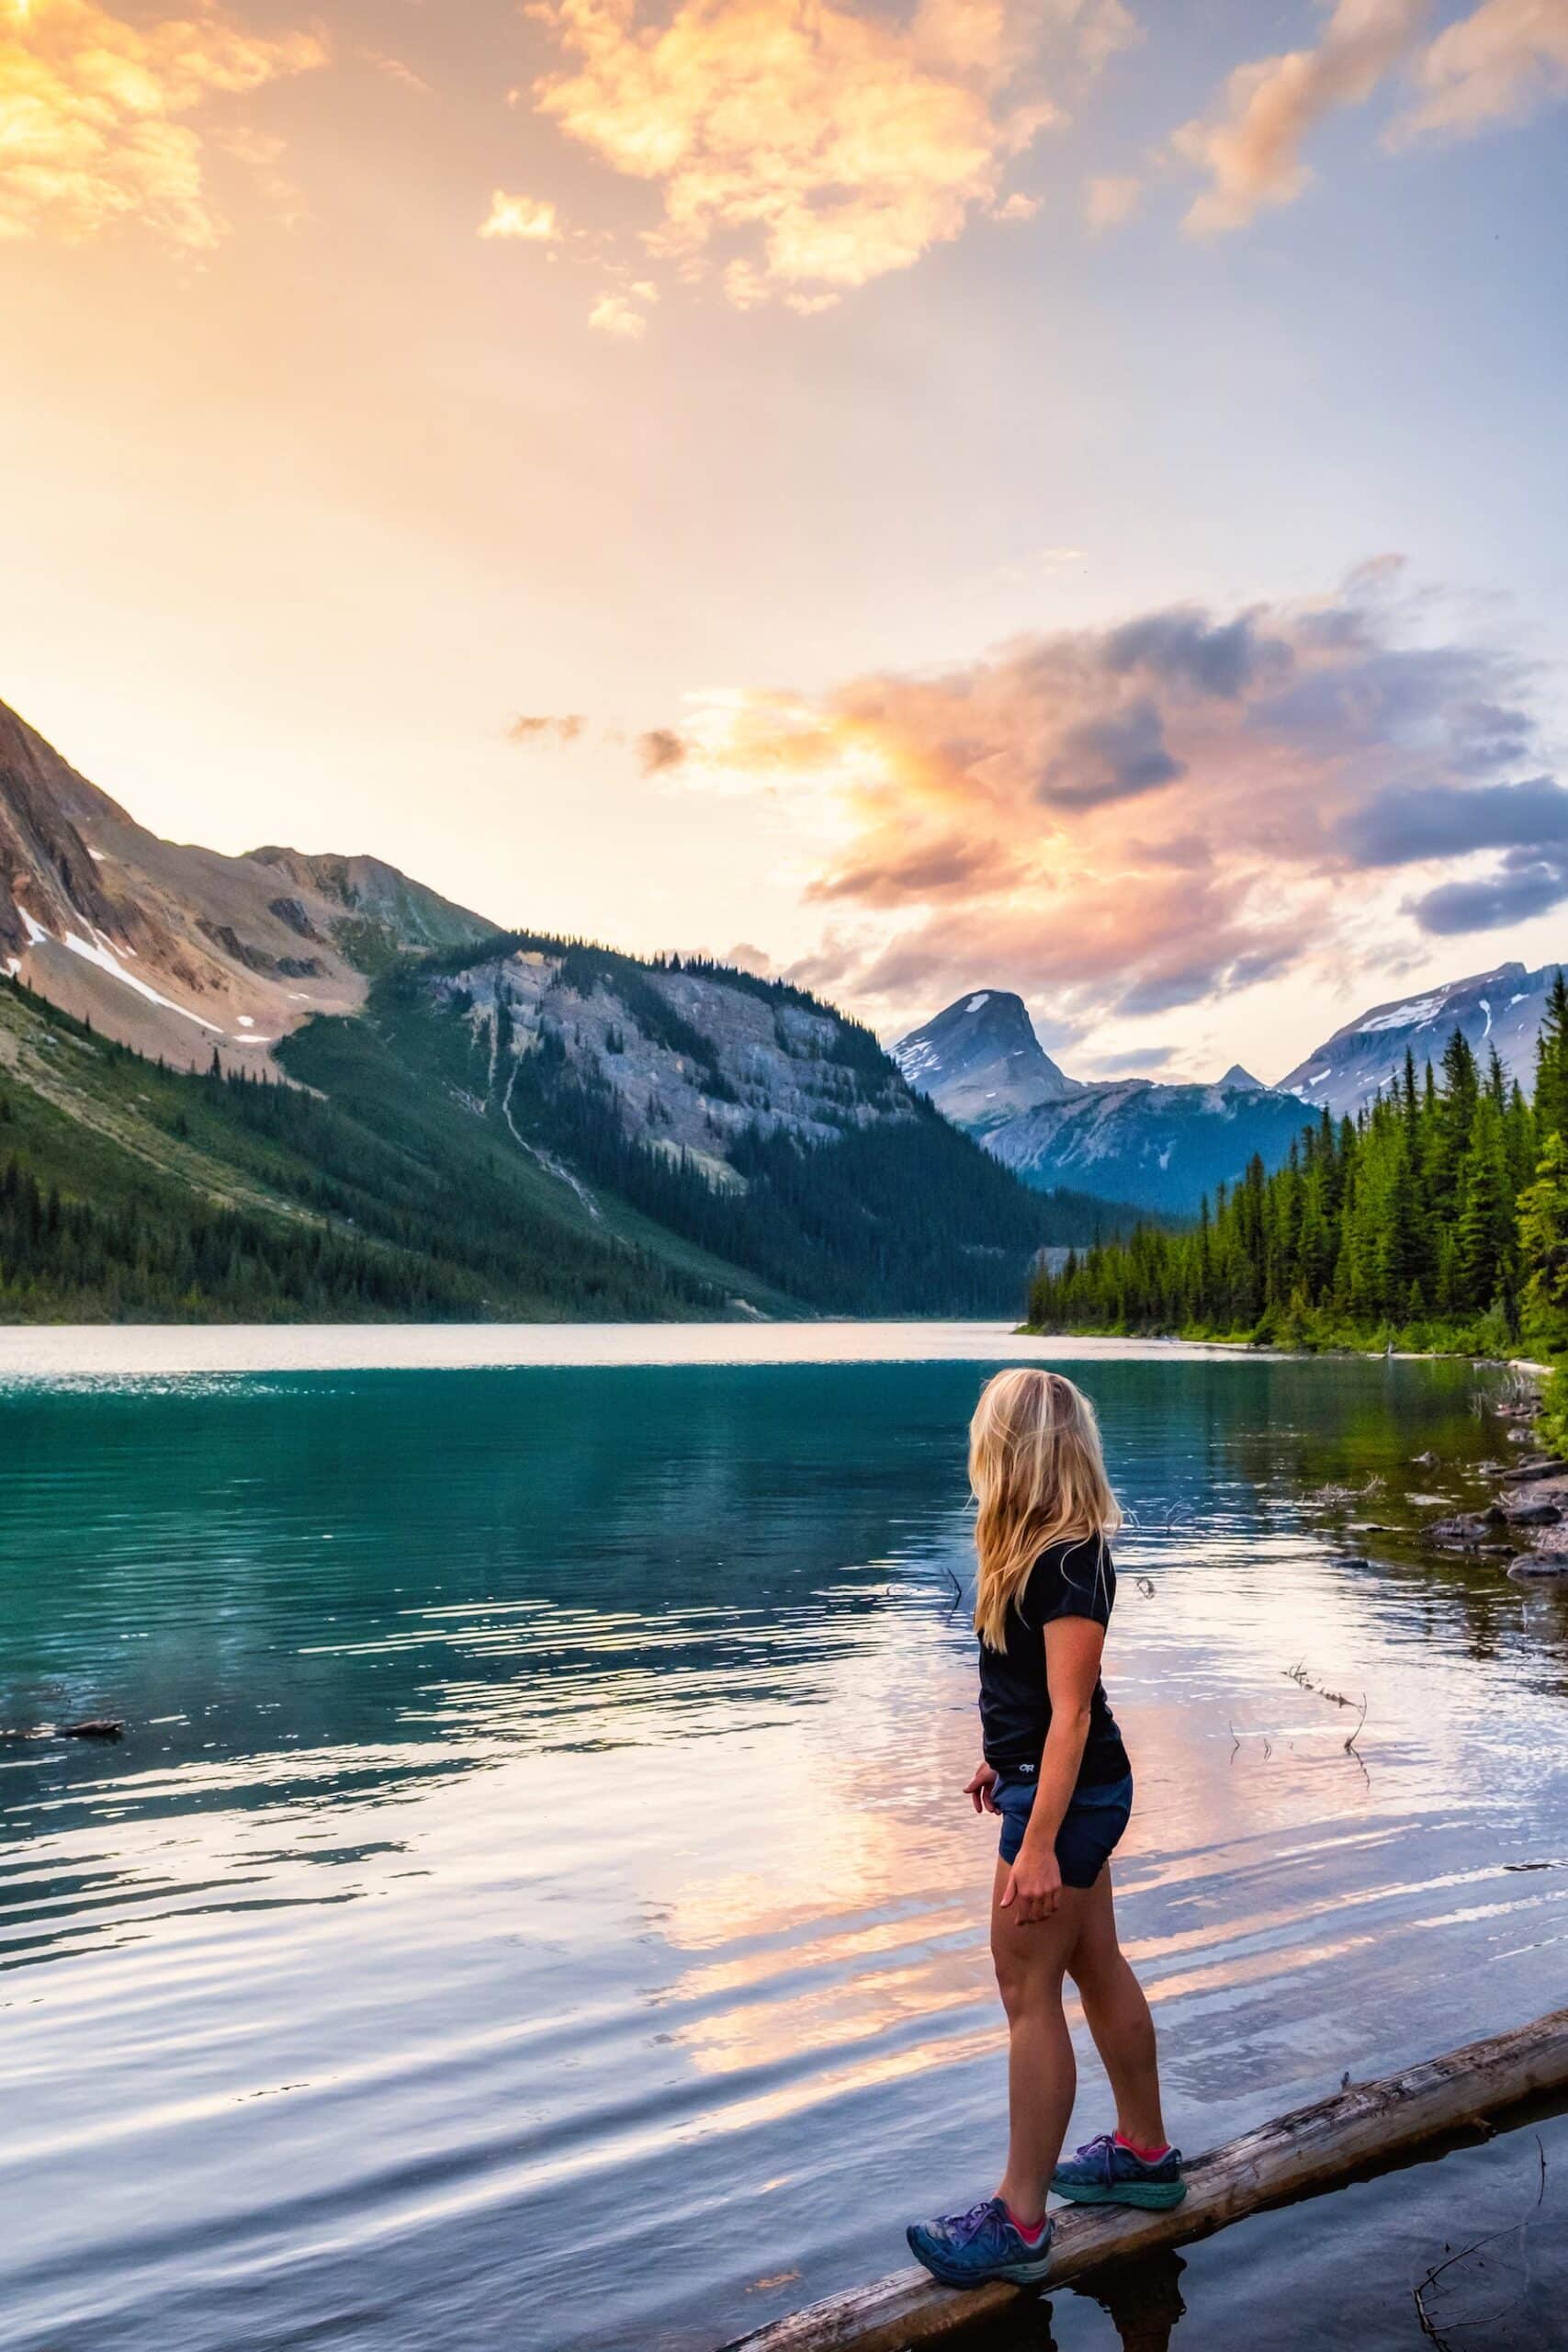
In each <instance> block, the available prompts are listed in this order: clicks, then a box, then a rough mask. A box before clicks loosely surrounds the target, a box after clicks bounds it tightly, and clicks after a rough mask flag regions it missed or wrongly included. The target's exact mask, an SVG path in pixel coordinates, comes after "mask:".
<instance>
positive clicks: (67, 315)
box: [0, 0, 1568, 1080]
mask: <svg viewBox="0 0 1568 2352" xmlns="http://www.w3.org/2000/svg"><path fill="white" fill-rule="evenodd" d="M1565 101H1568V0H1458V5H1439V4H1438V0H1431V4H1430V5H1423V0H1338V5H1337V6H1333V5H1314V0H1159V5H1158V6H1156V5H1155V0H919V5H918V6H913V7H910V6H888V7H886V8H872V7H862V6H836V5H830V4H829V0H815V5H807V0H658V5H653V6H647V5H640V0H529V5H525V6H504V5H501V4H500V0H320V5H318V6H317V7H316V8H315V9H314V10H312V9H311V8H310V6H294V5H292V0H225V5H222V6H218V5H210V6H209V5H203V0H186V6H185V13H184V14H183V15H179V14H174V13H170V6H169V0H164V5H148V6H143V5H141V0H113V5H100V0H0V322H3V331H0V432H3V435H4V447H5V450H6V467H5V481H6V517H7V523H8V529H7V532H6V560H5V561H4V563H3V564H0V697H4V699H5V700H6V701H8V702H10V703H11V704H12V705H13V706H14V707H16V708H17V709H18V710H20V711H21V712H22V714H23V715H24V716H25V717H26V718H28V719H29V720H30V721H31V722H32V723H33V724H34V725H35V726H37V727H38V728H39V729H40V730H41V731H42V732H43V733H44V734H46V735H47V736H48V737H49V738H50V739H51V741H53V742H55V743H56V744H57V746H58V747H59V748H60V749H61V750H62V752H64V753H65V754H66V756H67V757H68V758H70V759H71V760H72V761H73V763H75V764H76V765H77V766H78V767H79V768H80V769H81V770H82V771H83V772H84V773H85V774H86V775H89V776H90V777H92V779H93V780H94V781H95V782H96V783H97V784H99V785H101V786H103V787H104V788H105V789H106V790H107V791H109V792H110V793H112V794H113V795H114V796H115V797H117V798H118V799H119V800H121V801H122V802H124V803H125V804H126V805H127V806H128V807H129V808H130V809H131V810H132V811H133V813H134V814H135V815H137V816H138V817H139V818H141V820H142V821H144V822H145V823H147V824H149V825H151V826H152V827H153V828H154V829H155V830H157V831H160V832H163V833H165V834H168V835H171V836H173V837H175V838H177V839H181V840H189V841H198V842H207V843H209V844H211V845H213V846H215V847H218V848H220V849H225V850H229V851H242V850H244V849H248V848H252V847H254V846H256V845H258V844H259V843H261V842H289V843H292V844H295V845H297V846H299V847H302V848H306V849H311V850H336V851H362V850H363V851H370V852H373V853H374V854H378V855H380V856H383V857H386V858H389V859H390V860H391V861H392V862H393V863H394V864H396V865H400V866H402V867H403V868H404V869H405V870H406V871H408V872H411V873H412V874H414V875H416V876H419V877H420V878H421V879H423V880H425V881H427V882H430V883H432V884H433V885H434V886H435V887H436V888H439V889H442V890H444V891H446V893H447V894H448V895H449V896H451V897H453V898H455V899H458V900H459V901H461V902H463V903H465V904H467V905H470V906H473V907H475V908H477V909H479V910H480V911H482V912H484V913H486V914H488V915H491V916H492V917H494V918H495V919H496V920H497V921H498V922H504V923H507V924H516V925H526V926H528V927H530V928H536V929H542V930H548V931H558V932H564V933H581V934H586V935H588V936H591V937H596V938H600V939H604V940H608V941H610V942H612V943H614V944H617V945H620V946H623V947H626V948H631V949H634V950H638V951H645V952H646V951H652V950H656V949H677V950H693V949H703V950H705V951H707V952H710V953H714V954H717V955H721V956H735V957H737V958H738V959H739V960H741V961H744V962H746V963H748V964H749V965H750V966H752V967H754V968H757V969H760V970H767V971H771V972H779V973H785V974H788V975H789V976H791V977H792V978H796V979H798V980H800V981H802V982H803V983H805V984H806V985H808V986H810V987H812V988H815V989H818V990H819V991H820V992H821V993H823V994H825V995H827V996H828V997H829V998H831V999H832V1000H833V1001H837V1002H839V1003H840V1004H842V1005H843V1006H844V1007H845V1008H846V1009H848V1010H851V1011H852V1012H857V1013H858V1014H860V1015H861V1016H862V1017H863V1018H864V1019H866V1020H868V1021H870V1022H871V1023H873V1025H874V1026H875V1027H876V1028H877V1029H878V1031H879V1032H880V1033H881V1034H882V1035H885V1036H886V1037H888V1038H893V1037H896V1036H897V1035H901V1034H902V1032H903V1031H904V1030H905V1029H907V1028H908V1027H910V1026H912V1025H913V1024H914V1023H917V1022H919V1020H921V1019H924V1018H926V1017H928V1016H929V1015H930V1014H931V1013H933V1012H936V1011H937V1010H939V1009H940V1008H941V1007H942V1005H944V1004H945V1003H947V1002H948V1001H950V1000H952V999H953V997H955V996H957V995H959V994H961V993H963V992H964V991H966V990H969V989H975V988H980V987H987V988H1011V989H1018V990H1019V991H1020V992H1021V994H1022V995H1023V997H1024V998H1025V1001H1027V1003H1028V1004H1029V1006H1030V1009H1031V1011H1032V1013H1033V1015H1034V1017H1035V1022H1036V1025H1037V1027H1038V1029H1039V1032H1040V1035H1041V1037H1042V1039H1043V1042H1044V1044H1045V1045H1046V1046H1047V1048H1048V1049H1049V1050H1050V1051H1051V1052H1053V1053H1054V1054H1055V1055H1056V1056H1057V1057H1058V1058H1059V1059H1061V1060H1062V1061H1063V1062H1064V1063H1065V1066H1066V1067H1067V1068H1068V1069H1070V1070H1072V1071H1073V1072H1074V1073H1075V1074H1077V1075H1083V1076H1089V1077H1094V1076H1107V1075H1114V1074H1118V1073H1121V1072H1124V1071H1134V1070H1136V1071H1139V1072H1151V1073H1154V1074H1168V1075H1171V1076H1177V1077H1188V1076H1197V1077H1203V1076H1209V1075H1213V1074H1215V1073H1217V1071H1218V1070H1219V1069H1222V1068H1223V1067H1224V1066H1225V1065H1226V1064H1228V1063H1230V1062H1231V1061H1233V1060H1237V1059H1239V1060H1241V1061H1242V1062H1244V1063H1245V1064H1247V1066H1248V1067H1250V1068H1252V1069H1256V1070H1257V1071H1258V1074H1259V1075H1260V1076H1261V1077H1263V1078H1265V1079H1267V1080H1272V1079H1275V1078H1277V1077H1279V1076H1280V1075H1281V1074H1282V1073H1283V1072H1284V1071H1285V1070H1286V1069H1289V1068H1290V1067H1291V1066H1292V1064H1293V1063H1294V1062H1296V1061H1297V1060H1298V1059H1299V1058H1301V1057H1303V1055H1304V1054H1306V1053H1307V1052H1309V1051H1310V1050H1311V1049H1312V1047H1313V1046H1315V1045H1316V1044H1317V1043H1319V1042H1320V1041H1321V1040H1322V1039H1323V1038H1324V1037H1325V1035H1327V1034H1328V1033H1329V1032H1330V1031H1331V1030H1333V1029H1334V1028H1336V1027H1337V1026H1338V1025H1339V1024H1340V1023H1342V1022H1343V1021H1346V1020H1348V1019H1349V1018H1351V1017H1353V1015H1354V1014H1355V1013H1357V1012H1359V1011H1360V1010H1361V1009H1362V1008H1364V1007H1365V1006H1367V1005H1369V1004H1371V1003H1373V1002H1376V1001H1383V1000H1388V999H1392V998H1397V997H1399V996H1400V995H1402V994H1404V993H1407V992H1413V991H1415V990H1416V989H1421V988H1424V987H1426V986H1427V985H1428V984H1430V983H1431V982H1433V981H1436V980H1441V979H1443V978H1458V977H1461V976H1462V975H1465V974H1469V973H1472V972H1477V971H1482V970H1484V969H1487V968H1489V967H1491V966H1493V965H1495V964H1496V963H1499V962H1501V961H1502V960H1504V959H1505V958H1509V957H1515V958H1518V959H1520V960H1522V961H1524V962H1525V963H1527V964H1529V965H1531V966H1534V965H1539V964H1541V963H1545V962H1548V961H1551V960H1555V959H1556V958H1557V956H1559V955H1561V954H1562V953H1563V952H1564V950H1565V949H1568V788H1565V786H1563V784H1562V782H1560V781H1559V779H1560V777H1561V775H1562V762H1563V756H1564V738H1565V734H1568V690H1565V681H1568V532H1565V531H1564V527H1563V525H1564V516H1565V515H1568V483H1565V480H1564V470H1565V469H1564V459H1563V433H1562V413H1563V386H1564V384H1565V382H1568V302H1565V300H1564V297H1565V294H1568V285H1565V282H1564V281H1565V278H1568V259H1565V246H1564V240H1563V238H1562V232H1561V222H1562V219H1563V218H1564V217H1568V103H1565ZM1554 223H1556V224H1558V225H1556V226H1555V227H1554V225H1553V224H1554Z"/></svg>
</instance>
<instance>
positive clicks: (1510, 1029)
mask: <svg viewBox="0 0 1568 2352" xmlns="http://www.w3.org/2000/svg"><path fill="white" fill-rule="evenodd" d="M1556 970H1557V967H1556V965H1555V964H1543V965H1542V966H1541V967H1540V970H1539V971H1536V972H1527V971H1526V969H1525V967H1524V966H1523V965H1522V964H1498V965H1496V966H1495V967H1494V968H1493V969H1492V970H1491V971H1490V972H1477V973H1475V974H1474V975H1473V976H1472V978H1470V979H1467V980H1450V981H1449V982H1447V983H1446V984H1445V985H1444V986H1442V987H1440V988H1434V989H1421V990H1418V991H1417V992H1416V994H1415V995H1414V996H1407V997H1397V998H1394V999H1393V1001H1391V1002H1389V1003H1388V1004H1374V1005H1373V1006H1372V1007H1371V1011H1370V1012H1360V1013H1358V1014H1357V1016H1356V1018H1355V1020H1354V1021H1348V1022H1347V1023H1345V1026H1344V1027H1343V1029H1337V1030H1336V1031H1335V1033H1334V1035H1333V1036H1332V1037H1330V1038H1329V1039H1328V1041H1327V1043H1326V1044H1325V1045H1323V1046H1319V1047H1318V1049H1317V1051H1316V1052H1315V1053H1313V1054H1308V1056H1307V1057H1306V1059H1305V1060H1304V1061H1302V1062H1298V1063H1297V1064H1296V1067H1295V1069H1293V1070H1292V1071H1291V1073H1290V1075H1289V1076H1288V1077H1286V1078H1283V1079H1281V1080H1280V1085H1281V1086H1282V1087H1288V1088H1290V1090H1291V1091H1292V1092H1293V1093H1296V1094H1299V1095H1301V1096H1302V1097H1303V1100H1304V1101H1306V1102H1308V1103H1312V1105H1313V1106H1314V1109H1319V1110H1321V1109H1327V1110H1329V1111H1332V1112H1333V1113H1334V1114H1335V1116H1336V1117H1337V1118H1339V1117H1342V1116H1343V1115H1344V1114H1346V1113H1351V1114H1354V1113H1355V1112H1357V1111H1359V1110H1362V1109H1364V1107H1365V1106H1366V1104H1367V1103H1370V1102H1371V1099H1372V1097H1373V1096H1374V1095H1375V1094H1376V1092H1377V1091H1378V1089H1379V1087H1380V1086H1381V1087H1384V1088H1386V1087H1389V1086H1391V1085H1392V1084H1393V1081H1394V1080H1395V1079H1396V1078H1397V1077H1398V1076H1399V1074H1400V1072H1401V1071H1402V1070H1403V1069H1404V1056H1405V1052H1406V1049H1407V1048H1408V1050H1409V1051H1410V1052H1411V1053H1412V1054H1413V1055H1414V1056H1415V1059H1416V1071H1417V1073H1419V1072H1420V1070H1421V1069H1422V1067H1423V1065H1424V1064H1425V1063H1426V1062H1427V1061H1428V1060H1430V1061H1431V1062H1432V1064H1433V1065H1434V1067H1435V1066H1436V1065H1437V1064H1438V1063H1439V1062H1440V1061H1441V1059H1442V1054H1443V1047H1444V1046H1446V1045H1447V1044H1448V1042H1449V1039H1450V1037H1451V1036H1452V1035H1453V1033H1454V1031H1455V1030H1456V1029H1461V1030H1462V1031H1463V1033H1464V1035H1465V1036H1466V1037H1467V1038H1468V1039H1469V1041H1470V1043H1471V1045H1472V1046H1473V1047H1474V1049H1475V1052H1476V1054H1477V1055H1478V1056H1479V1057H1480V1059H1481V1060H1482V1062H1483V1063H1484V1062H1485V1060H1486V1057H1487V1056H1488V1055H1489V1054H1490V1053H1491V1051H1492V1048H1493V1046H1495V1047H1496V1048H1497V1051H1498V1054H1499V1055H1500V1056H1501V1057H1502V1062H1503V1067H1504V1069H1506V1071H1507V1073H1508V1075H1509V1077H1510V1078H1517V1080H1518V1081H1519V1083H1520V1085H1521V1086H1522V1087H1523V1088H1524V1090H1525V1092H1526V1093H1527V1094H1528V1093H1529V1091H1530V1088H1531V1086H1532V1084H1533V1083H1534V1079H1535V1041H1536V1037H1537V1035H1538V1034H1539V1032H1540V1023H1541V1015H1542V1013H1543V1012H1545V1010H1546V992H1547V990H1548V989H1549V988H1550V987H1551V981H1552V978H1553V976H1554V974H1555V972H1556Z"/></svg>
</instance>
